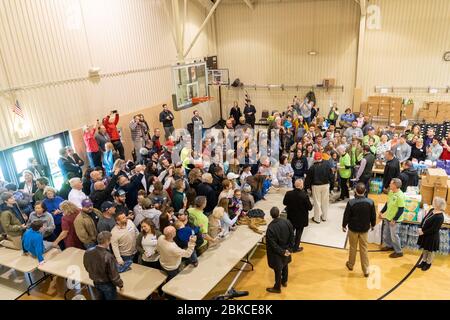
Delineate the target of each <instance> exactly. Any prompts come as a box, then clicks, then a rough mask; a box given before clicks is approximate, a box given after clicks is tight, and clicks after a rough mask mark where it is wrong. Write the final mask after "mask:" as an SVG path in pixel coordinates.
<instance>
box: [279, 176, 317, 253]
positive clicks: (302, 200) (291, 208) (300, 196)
mask: <svg viewBox="0 0 450 320" xmlns="http://www.w3.org/2000/svg"><path fill="white" fill-rule="evenodd" d="M283 204H284V205H285V206H286V212H287V219H288V220H289V221H290V222H291V223H292V225H293V227H294V229H295V241H294V251H293V252H300V251H302V250H303V247H300V240H301V237H302V233H303V228H304V227H307V226H308V216H309V210H311V209H312V204H311V201H310V200H309V196H308V194H307V193H306V192H305V191H304V190H303V180H302V179H297V180H295V184H294V190H292V191H288V192H286V194H285V196H284V199H283Z"/></svg>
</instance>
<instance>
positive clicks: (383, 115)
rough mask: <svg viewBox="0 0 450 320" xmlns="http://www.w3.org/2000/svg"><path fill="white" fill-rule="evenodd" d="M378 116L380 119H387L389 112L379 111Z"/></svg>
mask: <svg viewBox="0 0 450 320" xmlns="http://www.w3.org/2000/svg"><path fill="white" fill-rule="evenodd" d="M378 116H379V117H386V118H389V111H382V110H379V111H378Z"/></svg>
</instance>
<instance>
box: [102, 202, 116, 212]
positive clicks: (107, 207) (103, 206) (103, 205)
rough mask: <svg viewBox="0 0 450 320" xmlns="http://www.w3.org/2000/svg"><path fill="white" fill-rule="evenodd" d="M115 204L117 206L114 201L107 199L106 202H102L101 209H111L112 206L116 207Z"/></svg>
mask: <svg viewBox="0 0 450 320" xmlns="http://www.w3.org/2000/svg"><path fill="white" fill-rule="evenodd" d="M115 206H116V204H115V203H113V202H111V201H105V202H103V203H102V205H101V207H100V210H101V211H102V212H104V211H106V210H109V209H110V208H112V207H115Z"/></svg>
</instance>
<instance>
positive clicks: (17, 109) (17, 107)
mask: <svg viewBox="0 0 450 320" xmlns="http://www.w3.org/2000/svg"><path fill="white" fill-rule="evenodd" d="M11 109H12V112H14V113H15V114H16V115H18V116H19V117H21V118H22V119H23V118H24V115H23V110H22V108H21V107H20V104H19V101H18V100H16V104H15V105H14V106H12V107H11Z"/></svg>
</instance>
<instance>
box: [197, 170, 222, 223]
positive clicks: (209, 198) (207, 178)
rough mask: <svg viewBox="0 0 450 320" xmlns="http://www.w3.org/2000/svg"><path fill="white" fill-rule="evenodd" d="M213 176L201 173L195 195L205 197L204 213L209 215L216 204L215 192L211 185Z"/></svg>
mask: <svg viewBox="0 0 450 320" xmlns="http://www.w3.org/2000/svg"><path fill="white" fill-rule="evenodd" d="M212 182H213V178H212V176H211V174H210V173H204V174H203V175H202V183H200V184H199V185H198V186H197V196H205V197H206V207H205V210H204V213H205V215H206V216H209V215H210V214H211V212H212V211H213V210H214V208H215V207H216V205H217V201H218V200H217V198H218V197H217V194H216V192H215V191H214V188H213V187H212Z"/></svg>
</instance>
